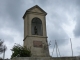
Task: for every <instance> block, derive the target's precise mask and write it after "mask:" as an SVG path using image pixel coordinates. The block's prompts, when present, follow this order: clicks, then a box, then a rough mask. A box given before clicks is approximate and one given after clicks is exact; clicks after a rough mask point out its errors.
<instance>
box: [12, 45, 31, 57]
mask: <svg viewBox="0 0 80 60" xmlns="http://www.w3.org/2000/svg"><path fill="white" fill-rule="evenodd" d="M11 50H12V52H13V53H12V56H11V58H13V57H30V56H31V51H30V49H27V48H26V47H23V46H21V45H20V44H15V45H14V46H13V48H12V49H11Z"/></svg>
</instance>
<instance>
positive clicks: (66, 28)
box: [0, 0, 80, 58]
mask: <svg viewBox="0 0 80 60" xmlns="http://www.w3.org/2000/svg"><path fill="white" fill-rule="evenodd" d="M35 5H38V6H40V7H41V8H42V9H43V10H44V11H46V12H47V16H46V25H47V36H48V41H49V42H50V41H51V42H50V44H51V45H50V46H49V52H50V55H51V56H56V49H54V52H53V55H52V51H53V48H54V43H55V40H56V41H57V44H58V47H59V51H60V54H61V56H71V45H70V38H71V40H72V44H73V55H74V56H79V55H80V44H79V43H80V0H0V39H2V40H4V44H5V45H6V46H7V51H6V55H5V58H10V57H11V54H12V52H11V50H10V49H11V48H12V47H13V45H14V44H15V43H18V44H21V45H23V35H24V33H23V32H24V30H23V29H24V24H23V18H22V17H23V15H24V13H25V11H26V10H27V9H29V8H31V7H33V6H35ZM0 56H2V55H0Z"/></svg>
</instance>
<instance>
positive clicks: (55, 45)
mask: <svg viewBox="0 0 80 60" xmlns="http://www.w3.org/2000/svg"><path fill="white" fill-rule="evenodd" d="M55 47H56V54H57V57H58V52H59V48H58V45H57V42H56V40H55V44H54V48H55ZM54 48H53V52H54ZM53 52H52V55H53ZM59 56H60V57H61V55H60V52H59Z"/></svg>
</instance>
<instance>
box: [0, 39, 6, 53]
mask: <svg viewBox="0 0 80 60" xmlns="http://www.w3.org/2000/svg"><path fill="white" fill-rule="evenodd" d="M6 49H7V47H6V46H5V45H3V41H2V40H1V39H0V54H1V53H3V52H5V51H6Z"/></svg>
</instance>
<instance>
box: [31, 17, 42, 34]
mask: <svg viewBox="0 0 80 60" xmlns="http://www.w3.org/2000/svg"><path fill="white" fill-rule="evenodd" d="M31 33H32V35H43V32H42V21H41V20H40V19H39V18H36V17H35V18H33V19H32V21H31Z"/></svg>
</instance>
